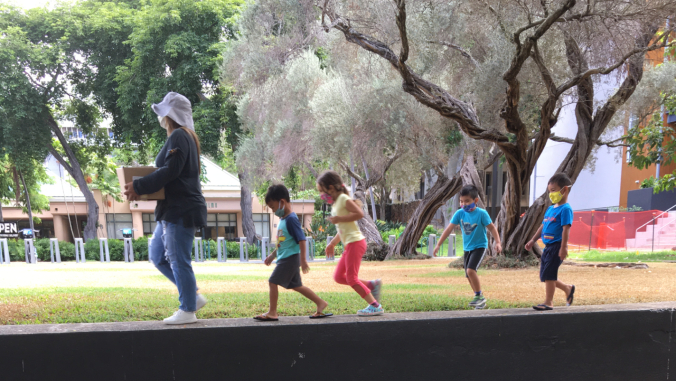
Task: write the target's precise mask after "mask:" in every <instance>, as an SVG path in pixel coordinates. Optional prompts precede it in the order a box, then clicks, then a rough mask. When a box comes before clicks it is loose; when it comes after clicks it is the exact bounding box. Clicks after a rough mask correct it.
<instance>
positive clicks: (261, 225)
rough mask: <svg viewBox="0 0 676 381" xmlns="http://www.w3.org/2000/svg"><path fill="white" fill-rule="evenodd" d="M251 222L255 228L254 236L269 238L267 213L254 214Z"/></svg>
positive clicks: (268, 217) (268, 216)
mask: <svg viewBox="0 0 676 381" xmlns="http://www.w3.org/2000/svg"><path fill="white" fill-rule="evenodd" d="M253 221H254V226H255V227H256V234H258V235H260V236H261V237H268V238H270V215H269V214H267V213H254V214H253Z"/></svg>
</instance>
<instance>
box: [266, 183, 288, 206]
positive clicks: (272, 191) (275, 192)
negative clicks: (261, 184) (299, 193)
mask: <svg viewBox="0 0 676 381" xmlns="http://www.w3.org/2000/svg"><path fill="white" fill-rule="evenodd" d="M279 200H284V201H286V202H291V198H290V196H289V190H288V189H286V187H285V186H284V185H283V184H274V185H270V187H269V188H268V193H266V194H265V203H266V204H267V203H268V202H270V201H279Z"/></svg>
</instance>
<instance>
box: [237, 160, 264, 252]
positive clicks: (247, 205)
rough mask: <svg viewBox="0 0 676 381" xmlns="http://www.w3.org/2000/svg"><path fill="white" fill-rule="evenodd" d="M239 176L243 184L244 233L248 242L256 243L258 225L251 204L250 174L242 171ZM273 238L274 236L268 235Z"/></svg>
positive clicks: (241, 200)
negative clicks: (254, 220)
mask: <svg viewBox="0 0 676 381" xmlns="http://www.w3.org/2000/svg"><path fill="white" fill-rule="evenodd" d="M237 177H239V184H240V186H241V194H240V201H239V205H240V209H241V210H242V233H243V234H244V236H245V237H246V241H247V242H248V243H250V244H251V243H254V242H256V240H257V239H259V238H260V237H258V236H257V235H256V227H255V226H254V222H253V206H252V205H251V199H252V197H251V188H250V186H249V181H248V180H249V175H248V174H247V173H246V172H244V171H242V172H239V173H237ZM268 238H272V237H268Z"/></svg>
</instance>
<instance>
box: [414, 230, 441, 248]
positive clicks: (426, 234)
mask: <svg viewBox="0 0 676 381" xmlns="http://www.w3.org/2000/svg"><path fill="white" fill-rule="evenodd" d="M430 234H436V236H437V239H439V236H440V235H441V234H440V233H439V231H438V230H437V229H436V228H435V227H434V226H432V225H427V227H425V230H424V231H423V234H422V237H420V240H419V241H418V247H420V246H422V247H427V244H428V242H429V240H428V239H427V238H428V237H429V236H430Z"/></svg>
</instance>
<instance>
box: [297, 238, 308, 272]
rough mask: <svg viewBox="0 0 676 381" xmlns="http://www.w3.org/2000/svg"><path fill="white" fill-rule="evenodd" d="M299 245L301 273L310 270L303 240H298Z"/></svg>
mask: <svg viewBox="0 0 676 381" xmlns="http://www.w3.org/2000/svg"><path fill="white" fill-rule="evenodd" d="M298 246H300V268H301V269H303V274H307V273H308V272H310V266H308V264H307V247H306V246H305V241H298Z"/></svg>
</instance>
